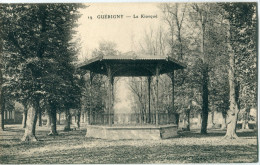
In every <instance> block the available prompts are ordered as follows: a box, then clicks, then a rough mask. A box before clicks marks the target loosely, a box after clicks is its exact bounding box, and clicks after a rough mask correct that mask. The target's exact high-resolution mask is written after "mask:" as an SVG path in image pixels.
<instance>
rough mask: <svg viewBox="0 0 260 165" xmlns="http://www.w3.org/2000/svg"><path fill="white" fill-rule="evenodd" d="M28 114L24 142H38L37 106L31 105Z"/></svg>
mask: <svg viewBox="0 0 260 165" xmlns="http://www.w3.org/2000/svg"><path fill="white" fill-rule="evenodd" d="M28 107H29V108H28V112H27V120H26V127H25V132H24V135H23V137H22V139H21V140H22V141H37V138H36V136H35V129H36V122H37V109H36V106H35V105H29V106H28Z"/></svg>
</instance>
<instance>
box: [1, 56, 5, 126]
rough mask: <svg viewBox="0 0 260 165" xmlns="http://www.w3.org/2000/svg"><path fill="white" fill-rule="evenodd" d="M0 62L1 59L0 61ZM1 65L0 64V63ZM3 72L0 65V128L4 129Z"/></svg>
mask: <svg viewBox="0 0 260 165" xmlns="http://www.w3.org/2000/svg"><path fill="white" fill-rule="evenodd" d="M1 62H2V61H1ZM0 65H1V64H0ZM2 85H3V74H2V66H1V67H0V115H1V116H0V125H1V126H0V130H2V131H4V109H5V107H4V105H5V100H4V96H3V89H2Z"/></svg>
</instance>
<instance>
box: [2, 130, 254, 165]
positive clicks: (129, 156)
mask: <svg viewBox="0 0 260 165" xmlns="http://www.w3.org/2000/svg"><path fill="white" fill-rule="evenodd" d="M58 131H59V135H58V136H48V135H47V134H48V128H47V127H45V126H43V127H38V128H37V138H38V140H39V141H38V142H32V143H28V142H26V143H25V142H21V141H20V138H21V137H22V135H23V132H24V130H23V129H22V128H21V126H20V125H7V126H6V131H2V132H0V163H1V164H6V163H10V164H18V163H19V164H25V163H26V164H34V163H41V164H42V163H45V164H47V163H48V164H49V163H56V164H65V163H66V164H73V163H80V164H90V163H103V164H104V163H106V164H113V163H120V164H125V163H128V164H132V163H135V164H138V163H149V164H152V163H157V164H159V163H250V162H257V161H258V153H257V152H258V151H257V133H256V132H254V131H247V132H238V136H240V138H239V139H237V140H223V139H222V137H223V136H224V134H225V132H224V131H221V130H209V134H208V135H200V134H199V131H198V130H197V131H196V130H195V131H191V132H180V134H179V135H180V136H179V137H178V138H172V139H165V140H102V139H93V138H86V137H85V133H86V130H84V128H82V129H80V130H73V131H71V132H63V131H62V126H58Z"/></svg>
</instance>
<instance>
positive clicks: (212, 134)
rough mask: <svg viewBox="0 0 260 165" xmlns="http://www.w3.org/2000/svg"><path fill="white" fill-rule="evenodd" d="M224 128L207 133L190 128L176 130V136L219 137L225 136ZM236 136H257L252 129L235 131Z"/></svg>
mask: <svg viewBox="0 0 260 165" xmlns="http://www.w3.org/2000/svg"><path fill="white" fill-rule="evenodd" d="M225 134H226V130H219V129H214V130H210V129H209V130H208V133H207V134H201V133H200V131H199V130H191V131H178V135H179V136H178V137H179V138H181V137H193V138H202V137H221V136H223V137H224V136H225ZM237 135H238V137H252V136H257V131H254V130H245V131H244V132H241V130H239V132H237Z"/></svg>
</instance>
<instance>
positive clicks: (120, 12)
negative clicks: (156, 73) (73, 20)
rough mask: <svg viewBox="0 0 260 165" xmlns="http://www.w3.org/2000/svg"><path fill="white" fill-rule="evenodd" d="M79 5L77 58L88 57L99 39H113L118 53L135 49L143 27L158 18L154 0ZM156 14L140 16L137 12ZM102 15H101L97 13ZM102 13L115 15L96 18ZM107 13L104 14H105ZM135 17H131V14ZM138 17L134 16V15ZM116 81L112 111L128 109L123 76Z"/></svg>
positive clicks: (153, 24) (155, 23)
mask: <svg viewBox="0 0 260 165" xmlns="http://www.w3.org/2000/svg"><path fill="white" fill-rule="evenodd" d="M86 5H88V7H87V8H85V9H82V10H81V11H80V12H81V14H82V16H81V18H80V19H79V22H78V23H79V27H78V29H77V30H78V37H79V38H80V40H81V42H82V45H81V47H82V51H81V53H80V55H79V60H80V61H84V60H85V59H89V58H90V57H91V52H92V50H94V49H95V48H98V45H99V43H100V42H101V41H111V42H114V43H115V44H116V45H117V47H116V49H117V50H119V51H120V52H122V53H125V52H128V51H132V50H135V49H136V45H138V43H139V42H140V41H141V39H142V37H143V36H144V33H145V30H148V29H151V28H152V29H156V28H157V27H158V26H159V25H160V22H161V19H160V17H161V13H160V9H159V8H158V7H157V6H158V3H91V4H86ZM142 14H144V15H146V16H148V15H149V16H155V17H156V18H151V17H148V18H141V15H142ZM101 15H102V16H101ZM105 15H116V16H115V17H116V18H113V19H99V18H100V17H105ZM106 17H108V16H106ZM134 17H135V18H134ZM137 17H138V18H137ZM115 85H116V89H117V90H116V93H115V95H116V96H115V97H116V98H117V99H118V100H117V103H116V104H115V105H114V110H115V113H129V112H131V108H132V106H131V105H132V101H133V99H131V97H132V95H131V92H130V90H129V87H128V85H127V78H120V79H119V81H118V82H117V83H116V84H115Z"/></svg>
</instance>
